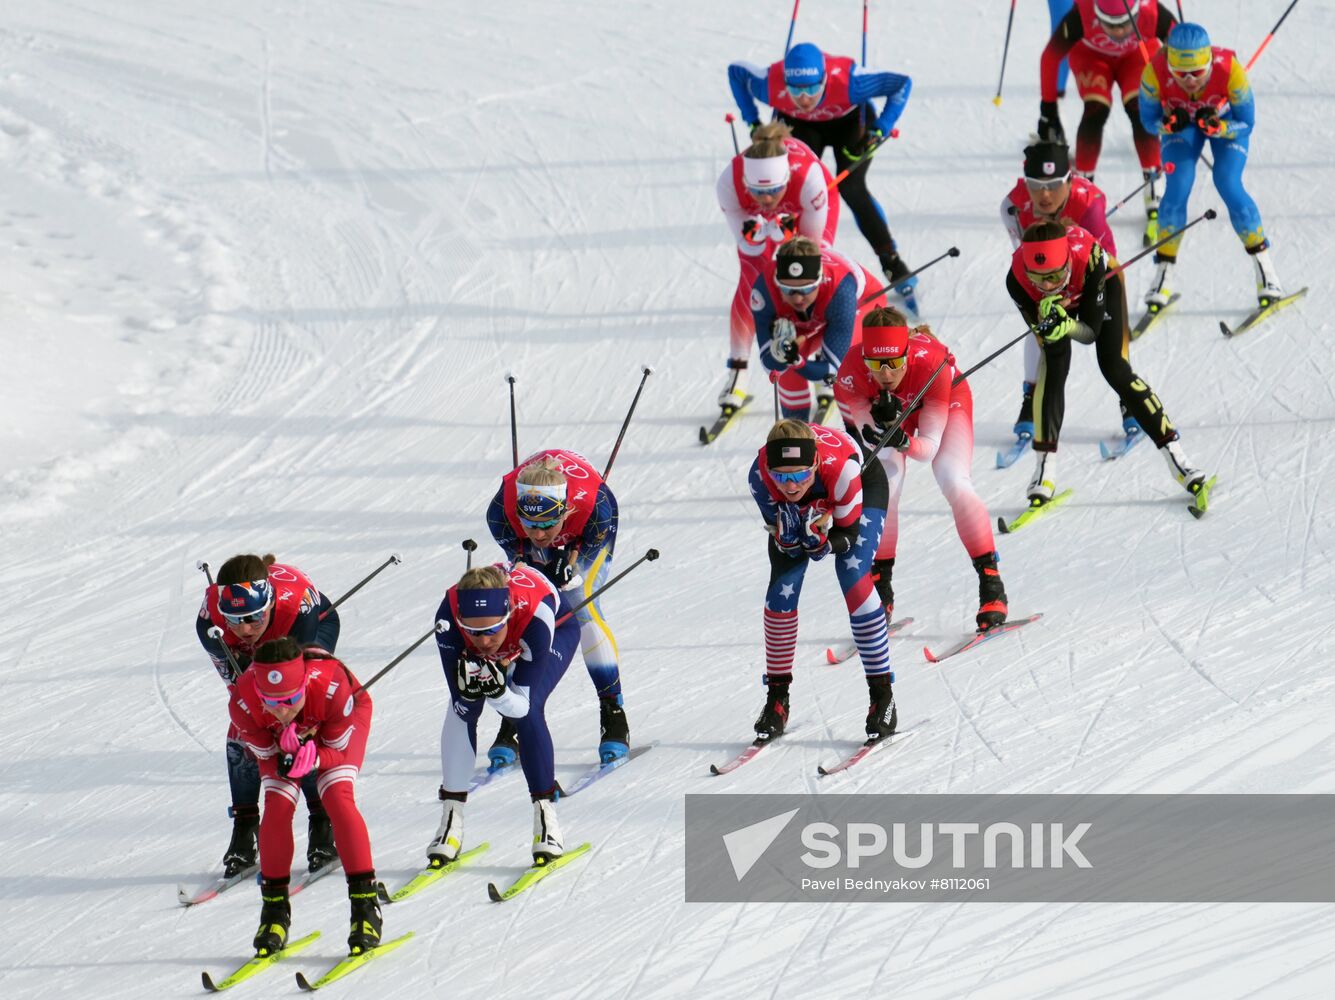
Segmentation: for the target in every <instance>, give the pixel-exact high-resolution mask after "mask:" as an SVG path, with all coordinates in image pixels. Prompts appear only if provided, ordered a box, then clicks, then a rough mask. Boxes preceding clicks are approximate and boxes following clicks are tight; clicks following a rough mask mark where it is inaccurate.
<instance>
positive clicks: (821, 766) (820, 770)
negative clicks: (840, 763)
mask: <svg viewBox="0 0 1335 1000" xmlns="http://www.w3.org/2000/svg"><path fill="white" fill-rule="evenodd" d="M816 773H817V774H819V775H820V776H821V777H822V778H824V777H825V776H826V775H828V774H829V773H830V772H829V771H827V770H825V765H824V764H817V765H816Z"/></svg>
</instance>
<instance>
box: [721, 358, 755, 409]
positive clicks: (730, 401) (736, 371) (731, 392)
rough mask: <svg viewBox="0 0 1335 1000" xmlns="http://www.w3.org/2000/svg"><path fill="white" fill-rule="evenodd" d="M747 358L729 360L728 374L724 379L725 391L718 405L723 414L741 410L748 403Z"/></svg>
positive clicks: (722, 391)
mask: <svg viewBox="0 0 1335 1000" xmlns="http://www.w3.org/2000/svg"><path fill="white" fill-rule="evenodd" d="M747 364H748V361H747V359H746V358H729V359H728V366H727V367H728V374H727V376H726V377H725V378H724V379H723V389H722V390H721V391H720V392H719V394H718V405H719V406H720V407H722V409H723V412H725V413H728V412H730V411H732V410H736V409H740V408H741V406H742V404H743V403H745V402H746V380H747V374H746V366H747Z"/></svg>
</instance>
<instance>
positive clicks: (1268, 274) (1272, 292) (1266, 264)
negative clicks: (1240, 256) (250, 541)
mask: <svg viewBox="0 0 1335 1000" xmlns="http://www.w3.org/2000/svg"><path fill="white" fill-rule="evenodd" d="M1247 252H1248V253H1249V254H1251V258H1252V263H1253V264H1254V265H1255V266H1256V301H1257V303H1258V304H1259V305H1260V306H1261V308H1262V309H1264V308H1265V307H1266V306H1270V305H1274V304H1275V303H1276V302H1278V301H1279V300H1280V299H1282V298H1284V286H1283V285H1281V284H1280V283H1279V274H1278V273H1277V272H1276V271H1275V263H1274V261H1272V260H1271V259H1270V241H1269V240H1263V241H1262V242H1261V243H1260V245H1259V246H1257V247H1256V248H1255V249H1254V250H1248V251H1247Z"/></svg>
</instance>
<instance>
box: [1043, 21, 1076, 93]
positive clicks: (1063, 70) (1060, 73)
mask: <svg viewBox="0 0 1335 1000" xmlns="http://www.w3.org/2000/svg"><path fill="white" fill-rule="evenodd" d="M1074 6H1075V0H1048V20H1049V22H1050V26H1049V28H1048V31H1049V32H1053V31H1056V30H1057V25H1059V24H1061V22H1062V18H1064V17H1065V16H1066V15H1067V14H1069V13H1071V8H1072V7H1074ZM1070 70H1071V67H1070V65H1069V64H1068V63H1067V61H1066V60H1065V59H1063V60H1062V61H1061V62H1060V63H1059V64H1058V66H1057V99H1058V100H1060V99H1061V98H1063V97H1065V96H1066V78H1067V76H1068V74H1069V73H1070Z"/></svg>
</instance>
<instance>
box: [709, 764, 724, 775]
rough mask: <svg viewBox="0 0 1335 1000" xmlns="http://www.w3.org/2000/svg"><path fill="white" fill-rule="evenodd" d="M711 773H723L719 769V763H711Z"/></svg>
mask: <svg viewBox="0 0 1335 1000" xmlns="http://www.w3.org/2000/svg"><path fill="white" fill-rule="evenodd" d="M709 773H710V774H714V775H719V774H722V773H723V772H722V771H720V770H719V769H718V765H717V764H710V765H709Z"/></svg>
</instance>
